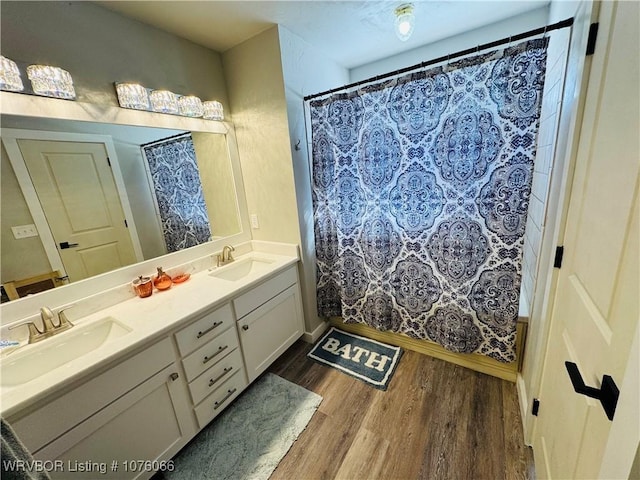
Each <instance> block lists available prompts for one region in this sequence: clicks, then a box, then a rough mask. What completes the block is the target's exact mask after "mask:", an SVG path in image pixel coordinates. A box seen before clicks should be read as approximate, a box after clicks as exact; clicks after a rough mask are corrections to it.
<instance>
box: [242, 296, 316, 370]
mask: <svg viewBox="0 0 640 480" xmlns="http://www.w3.org/2000/svg"><path fill="white" fill-rule="evenodd" d="M303 322H304V320H303V317H302V305H301V303H300V291H299V288H298V285H297V284H296V285H293V286H291V287H289V288H288V289H286V290H285V291H284V292H282V293H280V294H279V295H276V296H275V297H273V298H272V299H271V300H269V301H268V302H267V303H265V304H264V305H262V306H261V307H259V308H256V309H255V310H254V311H253V312H251V313H249V314H248V315H247V316H245V317H244V318H242V319H241V320H239V321H238V328H239V333H240V345H241V346H242V354H243V356H244V362H245V365H246V367H247V375H248V376H249V383H251V382H253V381H254V380H255V379H256V378H257V377H258V375H260V374H261V373H262V372H264V371H265V370H266V369H267V367H268V366H269V365H271V363H272V362H273V361H274V360H275V359H276V358H278V357H279V356H280V355H281V354H282V353H283V352H284V351H285V350H286V349H287V348H289V347H290V346H291V345H292V344H293V342H295V341H296V340H297V339H298V338H300V336H301V335H302V333H303Z"/></svg>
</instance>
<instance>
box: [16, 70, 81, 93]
mask: <svg viewBox="0 0 640 480" xmlns="http://www.w3.org/2000/svg"><path fill="white" fill-rule="evenodd" d="M27 77H29V80H31V87H32V88H33V93H35V94H37V95H42V96H45V97H55V98H64V99H65V100H74V99H75V98H76V91H75V89H74V88H73V80H72V79H71V75H70V74H69V72H67V71H66V70H63V69H62V68H58V67H51V66H48V65H29V66H28V67H27Z"/></svg>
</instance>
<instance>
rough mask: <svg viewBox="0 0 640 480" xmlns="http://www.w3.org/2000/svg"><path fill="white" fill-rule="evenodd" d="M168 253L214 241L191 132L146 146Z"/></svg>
mask: <svg viewBox="0 0 640 480" xmlns="http://www.w3.org/2000/svg"><path fill="white" fill-rule="evenodd" d="M143 151H144V155H145V157H146V159H147V163H148V165H149V173H150V177H151V180H152V182H153V191H154V193H155V196H156V204H157V206H158V212H159V216H160V223H161V227H162V234H163V236H164V242H165V245H166V246H167V251H168V252H169V253H171V252H176V251H178V250H182V249H184V248H188V247H192V246H194V245H200V244H201V243H204V242H208V241H209V240H211V227H210V224H209V215H208V213H207V206H206V204H205V201H204V195H203V193H202V184H201V183H200V174H199V171H198V163H197V161H196V152H195V149H194V146H193V139H192V138H191V135H185V136H182V137H179V138H169V139H167V140H161V141H159V142H156V143H154V144H152V145H147V146H144V147H143Z"/></svg>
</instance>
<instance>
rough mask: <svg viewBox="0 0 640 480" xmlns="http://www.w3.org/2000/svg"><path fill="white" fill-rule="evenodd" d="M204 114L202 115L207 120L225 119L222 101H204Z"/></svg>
mask: <svg viewBox="0 0 640 480" xmlns="http://www.w3.org/2000/svg"><path fill="white" fill-rule="evenodd" d="M202 108H203V109H204V114H203V115H202V116H203V117H204V118H206V119H207V120H224V110H223V108H222V104H221V103H220V102H216V101H215V100H214V101H211V102H204V103H203V104H202Z"/></svg>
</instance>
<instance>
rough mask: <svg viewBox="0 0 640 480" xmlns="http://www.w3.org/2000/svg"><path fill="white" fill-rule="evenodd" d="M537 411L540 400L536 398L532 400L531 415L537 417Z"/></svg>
mask: <svg viewBox="0 0 640 480" xmlns="http://www.w3.org/2000/svg"><path fill="white" fill-rule="evenodd" d="M538 410H540V400H538V399H537V398H534V399H533V406H532V407H531V415H533V416H534V417H537V416H538Z"/></svg>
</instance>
